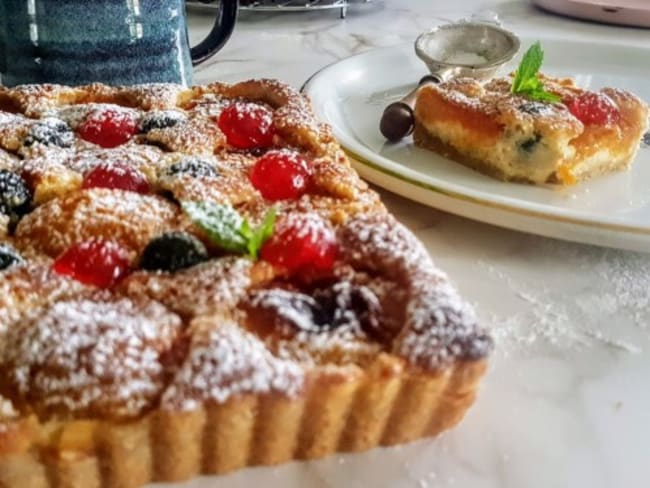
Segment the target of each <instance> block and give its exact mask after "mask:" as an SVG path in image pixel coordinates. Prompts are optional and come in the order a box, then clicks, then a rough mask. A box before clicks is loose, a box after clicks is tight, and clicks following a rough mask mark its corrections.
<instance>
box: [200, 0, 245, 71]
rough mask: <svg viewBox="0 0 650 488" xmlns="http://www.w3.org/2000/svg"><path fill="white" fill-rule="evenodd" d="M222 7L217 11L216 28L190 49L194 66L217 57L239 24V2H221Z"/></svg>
mask: <svg viewBox="0 0 650 488" xmlns="http://www.w3.org/2000/svg"><path fill="white" fill-rule="evenodd" d="M214 1H215V0H201V2H202V3H212V2H214ZM220 3H221V5H219V9H218V10H217V18H216V19H215V22H214V26H213V27H212V30H211V31H210V33H209V34H208V37H206V38H205V39H203V40H202V41H201V42H200V43H199V44H197V45H196V46H194V47H193V48H191V49H190V54H191V55H192V64H193V65H194V66H196V65H197V64H201V63H202V62H204V61H206V60H207V59H208V58H210V57H212V56H213V55H215V54H216V53H217V52H218V51H219V50H220V49H221V48H222V47H223V46H224V45H225V44H226V42H227V41H228V39H230V35H231V34H232V31H233V30H234V29H235V23H236V22H237V12H238V10H239V1H238V0H221V2H220Z"/></svg>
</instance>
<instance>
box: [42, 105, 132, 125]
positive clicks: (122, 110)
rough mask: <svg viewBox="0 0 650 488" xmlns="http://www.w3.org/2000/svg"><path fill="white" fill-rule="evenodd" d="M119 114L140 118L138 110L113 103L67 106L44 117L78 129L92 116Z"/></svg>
mask: <svg viewBox="0 0 650 488" xmlns="http://www.w3.org/2000/svg"><path fill="white" fill-rule="evenodd" d="M109 111H110V112H117V113H119V114H123V116H131V117H135V118H136V119H137V118H139V117H140V112H139V111H138V110H135V109H132V108H127V107H121V106H119V105H115V104H113V103H80V104H77V105H66V106H63V107H59V108H55V109H51V110H48V111H46V112H45V113H44V114H43V116H44V117H55V118H58V119H61V120H63V121H65V122H67V124H68V125H69V126H70V127H72V128H73V129H77V128H78V127H79V125H81V123H82V122H83V121H84V119H85V118H86V117H87V116H88V115H90V114H102V113H107V112H109Z"/></svg>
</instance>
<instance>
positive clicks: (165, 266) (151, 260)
mask: <svg viewBox="0 0 650 488" xmlns="http://www.w3.org/2000/svg"><path fill="white" fill-rule="evenodd" d="M208 258H209V255H208V251H207V250H206V248H205V246H204V245H203V243H202V242H201V241H200V240H198V239H197V238H196V237H194V236H193V235H191V234H188V233H186V232H167V233H165V234H163V235H161V236H158V237H156V238H154V239H153V240H151V242H149V244H147V247H146V248H145V250H144V251H143V253H142V258H141V259H140V267H141V268H142V269H146V270H148V271H171V272H174V271H178V270H181V269H185V268H189V267H191V266H194V265H196V264H199V263H201V262H203V261H206V260H207V259H208Z"/></svg>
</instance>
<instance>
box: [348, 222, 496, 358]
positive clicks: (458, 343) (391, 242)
mask: <svg viewBox="0 0 650 488" xmlns="http://www.w3.org/2000/svg"><path fill="white" fill-rule="evenodd" d="M340 240H341V242H342V243H343V245H342V247H343V249H344V252H345V253H346V254H347V257H348V259H350V260H351V261H352V262H355V263H356V264H357V265H358V266H365V267H370V268H371V269H374V270H377V271H380V272H384V273H386V274H388V275H390V276H392V277H393V279H395V280H397V281H400V282H402V283H403V284H404V286H405V287H407V289H408V291H409V301H408V304H407V305H406V324H405V327H404V329H403V330H402V332H401V333H400V334H399V336H398V337H397V339H396V340H395V342H394V344H393V349H394V351H395V352H396V353H397V354H399V355H401V356H403V357H405V358H407V359H408V360H409V361H411V362H413V363H415V364H419V365H421V366H423V367H426V368H431V369H437V368H440V367H444V366H446V365H448V364H449V363H451V362H453V361H454V360H455V359H456V358H465V359H478V358H481V357H484V356H486V355H487V354H488V353H489V352H490V351H491V349H492V340H491V339H490V337H489V335H488V334H487V333H486V332H484V331H483V330H482V329H481V328H480V327H479V326H478V324H477V322H476V317H475V315H474V312H473V310H472V308H471V307H470V306H469V305H468V304H467V303H465V302H464V301H463V300H462V299H461V298H460V297H459V295H458V294H457V292H456V290H455V289H454V288H453V287H452V286H451V285H450V283H449V281H448V279H447V277H446V276H445V275H444V274H443V273H442V272H441V271H439V270H438V269H437V268H436V267H435V266H434V265H433V263H432V262H431V259H430V258H429V255H428V253H427V252H426V250H425V249H424V247H423V246H422V244H420V242H419V241H418V240H417V239H416V238H415V236H413V234H411V232H410V231H408V230H407V229H406V228H405V227H404V226H403V225H401V224H399V223H398V222H396V221H395V219H394V218H393V217H391V216H389V215H380V216H370V217H368V216H362V217H357V218H355V219H352V221H351V222H349V223H348V224H347V225H346V226H345V227H344V228H343V230H342V231H341V235H340Z"/></svg>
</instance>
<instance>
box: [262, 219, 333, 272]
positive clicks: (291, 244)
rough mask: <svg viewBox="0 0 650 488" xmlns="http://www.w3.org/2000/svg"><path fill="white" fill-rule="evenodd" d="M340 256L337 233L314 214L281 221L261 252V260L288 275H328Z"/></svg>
mask: <svg viewBox="0 0 650 488" xmlns="http://www.w3.org/2000/svg"><path fill="white" fill-rule="evenodd" d="M337 254H338V244H337V241H336V234H335V233H334V230H333V229H332V228H331V227H330V226H329V224H328V223H327V222H325V221H324V220H323V219H321V218H320V217H319V216H317V215H313V214H294V215H291V216H290V217H288V218H286V219H284V220H282V219H281V220H280V221H279V222H278V224H277V225H276V227H275V231H274V232H273V236H271V238H270V239H269V240H268V241H266V242H265V243H264V245H263V246H262V249H261V252H260V256H261V257H262V259H264V260H265V261H267V262H269V263H271V264H273V265H275V266H278V267H283V268H286V269H287V270H288V271H289V272H297V271H303V270H304V271H308V270H310V269H311V270H315V271H328V270H330V269H331V268H332V267H333V266H334V261H335V260H336V256H337Z"/></svg>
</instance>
